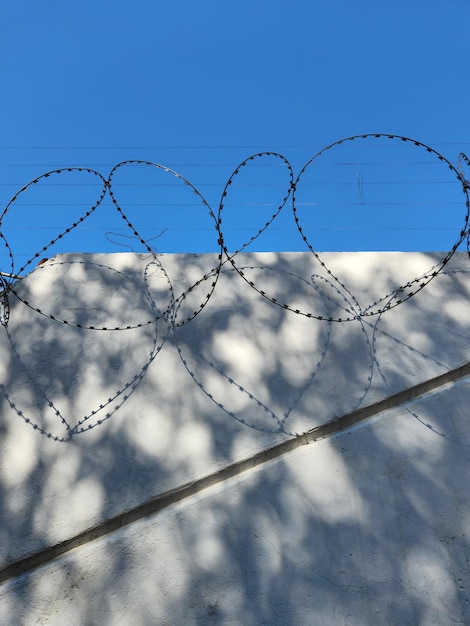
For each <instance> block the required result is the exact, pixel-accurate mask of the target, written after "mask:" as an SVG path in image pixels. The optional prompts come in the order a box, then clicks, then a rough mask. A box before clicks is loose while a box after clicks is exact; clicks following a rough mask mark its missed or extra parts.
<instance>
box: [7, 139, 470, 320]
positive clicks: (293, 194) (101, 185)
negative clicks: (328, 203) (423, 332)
mask: <svg viewBox="0 0 470 626" xmlns="http://www.w3.org/2000/svg"><path fill="white" fill-rule="evenodd" d="M361 141H362V142H364V141H367V142H369V143H370V142H372V143H373V142H374V141H375V142H379V144H380V145H385V144H386V143H387V142H390V141H391V142H394V143H395V144H397V143H398V144H402V143H403V144H406V145H408V146H411V147H413V148H415V149H419V150H421V151H423V150H424V151H425V152H426V153H427V155H428V156H429V155H430V156H431V157H432V158H433V159H434V161H431V163H433V164H440V165H442V166H444V167H446V168H447V169H448V170H450V172H451V174H452V176H453V180H455V182H456V183H457V184H458V185H459V186H460V187H461V190H462V193H463V201H462V205H464V206H465V211H464V215H463V218H462V226H461V228H460V229H459V231H458V232H457V233H456V238H455V241H454V243H453V245H452V246H451V249H450V250H449V251H447V252H445V253H444V254H443V256H442V258H441V259H440V260H439V261H438V263H436V264H435V265H433V266H432V267H431V268H430V269H429V270H428V271H427V272H425V273H423V274H421V275H420V276H417V277H415V278H412V279H411V280H409V281H407V282H405V283H404V284H403V285H399V286H398V287H396V288H395V289H393V290H392V291H391V292H389V293H387V294H385V295H383V296H381V297H378V298H376V299H375V300H374V301H373V302H372V303H370V304H368V305H366V306H361V305H360V304H359V302H358V301H357V299H356V298H355V296H354V295H353V293H352V292H351V291H350V290H349V288H348V287H347V286H346V284H345V283H344V281H342V280H341V279H340V278H339V277H337V276H336V275H335V274H334V272H333V271H332V270H331V269H330V268H329V267H328V266H327V264H326V262H325V261H324V260H323V258H322V256H321V254H320V253H319V252H318V251H317V250H315V248H314V246H313V244H312V243H311V241H310V240H309V237H308V235H307V231H308V228H307V227H306V226H305V225H303V224H302V219H301V216H300V213H299V209H300V208H301V207H302V206H306V204H305V203H302V202H298V201H297V197H298V192H299V190H300V189H301V188H302V187H303V185H304V184H305V186H308V185H309V182H308V181H305V183H304V179H305V177H306V175H307V172H308V171H310V170H311V169H312V168H314V167H315V166H316V165H317V162H318V160H319V159H320V158H321V157H322V156H323V155H325V154H326V153H327V152H329V151H331V150H332V149H333V148H336V147H340V146H341V147H342V146H350V145H353V144H354V142H361ZM348 163H349V164H353V163H354V162H353V161H351V162H348ZM358 163H361V162H360V161H359V162H358ZM364 163H365V162H364ZM414 163H426V164H428V161H414ZM253 164H256V165H259V164H263V165H270V166H272V165H278V166H279V165H280V166H281V167H282V168H283V169H284V170H285V175H286V182H285V183H284V191H283V193H282V194H281V198H280V200H279V201H277V203H276V202H275V203H264V204H263V203H258V204H257V203H256V202H255V203H253V205H254V206H259V205H262V206H265V207H271V208H270V211H271V214H270V216H269V217H268V218H267V220H266V221H265V223H264V224H263V225H261V227H258V228H256V229H255V233H254V234H253V235H252V236H251V237H249V238H248V239H247V240H246V241H245V242H243V243H242V244H241V245H237V246H235V249H234V250H232V249H230V247H229V245H228V243H227V239H226V235H225V234H224V229H223V224H224V215H225V211H226V207H227V206H228V205H229V199H230V195H231V193H232V189H233V187H234V183H236V182H238V178H239V176H240V175H241V173H242V172H244V171H245V170H246V169H249V166H251V165H253ZM400 164H403V162H400ZM129 167H141V168H152V169H153V170H158V171H160V172H162V173H165V174H168V175H170V176H172V177H174V178H175V179H176V182H177V183H180V184H183V185H184V186H186V187H187V188H188V189H190V190H191V192H192V193H193V194H194V196H195V199H196V203H197V204H198V205H200V206H201V207H203V209H204V210H205V212H206V214H208V216H209V218H210V221H211V222H212V226H213V228H214V237H215V241H216V249H218V252H217V263H216V265H215V266H213V267H210V268H208V270H207V271H206V272H205V273H204V274H203V276H202V277H201V278H199V279H198V280H196V281H195V282H194V283H193V284H191V285H190V286H189V287H188V288H187V289H186V290H185V291H183V293H181V294H180V295H179V296H178V297H175V298H174V299H172V302H171V304H170V305H169V306H168V307H166V308H165V309H163V310H161V309H160V308H158V307H156V308H155V315H154V316H153V317H150V318H149V319H147V320H145V321H143V322H139V323H137V324H134V325H132V324H128V325H123V326H113V327H108V326H93V325H81V324H80V323H78V322H74V321H72V320H70V319H64V318H60V317H58V316H57V315H54V314H52V313H48V312H47V311H45V309H44V308H39V307H38V306H36V305H35V304H33V303H31V302H30V301H29V300H28V299H27V298H26V297H25V296H23V295H22V294H21V290H20V289H19V288H18V284H20V282H21V279H22V277H23V276H24V273H25V271H26V270H27V269H30V268H31V267H32V266H33V264H34V263H35V262H37V261H38V260H39V259H40V257H43V256H44V255H45V254H47V253H48V251H49V250H50V249H51V248H53V246H54V245H55V244H56V243H57V242H58V241H59V240H62V239H63V238H64V237H66V236H68V235H69V234H70V233H71V232H72V231H73V230H75V229H77V227H78V226H79V225H81V224H83V222H84V221H85V220H86V219H87V218H89V217H90V216H91V215H92V214H93V213H94V212H96V211H97V210H98V208H99V207H100V205H101V204H102V202H103V200H104V198H105V197H109V198H110V200H111V202H112V204H113V206H114V208H115V209H116V210H117V213H118V215H119V216H120V217H121V218H122V220H123V222H124V224H125V228H126V230H127V231H128V232H129V231H130V232H131V233H132V237H133V238H134V239H135V240H137V241H138V242H139V244H140V245H141V246H142V248H143V250H144V251H145V253H146V254H148V255H149V257H151V258H152V259H154V260H155V261H156V262H158V263H159V264H160V266H161V267H162V269H163V270H164V268H163V266H162V264H161V261H160V260H159V255H158V253H157V251H156V250H155V249H154V247H152V246H151V245H150V241H151V240H152V239H155V237H152V238H151V239H144V237H143V236H142V235H141V234H140V233H139V229H138V228H137V227H136V226H135V225H134V224H133V222H132V219H131V217H130V216H129V215H128V214H127V213H126V212H125V211H124V209H123V206H122V203H121V202H120V199H119V192H118V191H117V189H119V188H120V185H119V183H115V182H114V178H115V176H116V175H117V173H118V172H119V171H122V170H124V169H125V168H129ZM465 167H470V160H469V159H468V157H467V156H466V155H465V154H464V153H460V154H459V157H458V165H457V167H455V166H454V165H453V164H452V163H451V162H450V161H449V160H448V159H447V158H446V157H444V156H443V155H442V154H440V153H439V152H438V151H437V150H435V149H434V148H431V147H429V146H427V145H426V144H424V143H421V142H420V141H417V140H415V139H411V138H408V137H403V136H400V135H394V134H385V133H375V134H374V133H369V134H363V135H355V136H351V137H347V138H345V139H340V140H339V141H336V142H334V143H331V144H329V145H328V146H326V147H324V148H322V149H321V150H319V151H318V152H317V153H316V154H315V155H314V156H313V157H311V158H310V159H309V160H308V161H307V162H306V163H305V165H303V167H302V168H301V169H300V172H299V173H298V174H297V176H295V175H294V171H293V167H292V164H291V163H290V162H289V160H288V159H287V158H286V157H285V156H283V155H282V154H280V153H277V152H272V151H263V152H258V153H256V154H253V155H251V156H249V157H248V158H246V159H244V160H243V161H242V162H241V163H240V164H239V165H238V166H237V167H236V168H235V169H234V171H233V172H232V174H231V175H230V177H229V178H228V179H227V182H226V183H225V185H224V188H223V191H222V194H221V197H220V201H219V203H218V206H217V208H216V209H214V208H213V207H212V206H211V205H210V204H209V202H208V201H207V200H206V199H205V197H204V196H203V195H202V193H201V192H200V190H199V189H198V188H196V186H194V185H193V184H192V183H191V182H190V181H189V180H188V179H187V178H185V177H184V176H183V175H182V174H180V173H179V172H177V171H175V170H174V169H172V168H170V167H168V166H165V165H161V164H159V163H155V162H152V161H148V160H137V159H131V160H126V161H122V162H120V163H118V164H117V165H115V166H114V167H113V168H112V169H111V171H110V173H109V175H108V176H107V177H105V176H104V175H103V174H101V173H100V172H99V171H97V170H95V169H92V168H90V167H82V166H80V167H65V168H58V169H54V170H51V171H49V172H46V173H44V174H42V175H40V176H38V177H36V178H34V179H33V180H31V181H30V182H29V183H27V184H26V185H23V186H22V187H21V188H20V189H19V190H18V191H17V192H16V193H15V194H14V195H13V197H12V198H11V199H10V201H9V202H8V203H7V205H6V206H5V208H4V210H3V212H2V213H1V214H0V240H1V241H0V247H1V249H3V250H4V256H6V258H7V259H8V261H7V263H8V266H7V267H6V268H0V269H1V270H2V271H1V273H0V307H1V309H0V322H1V324H2V325H6V324H7V323H8V320H9V316H10V306H9V296H10V295H13V296H15V297H16V298H17V299H18V300H20V301H21V302H22V303H23V304H24V305H26V306H28V307H29V308H30V309H32V310H34V311H35V312H36V313H38V314H40V315H43V316H45V317H47V318H49V319H51V320H54V321H57V322H61V323H63V324H68V325H71V326H75V327H78V328H84V329H89V330H103V331H105V330H129V329H132V328H139V327H141V326H145V325H149V324H152V323H154V322H156V321H157V320H159V319H162V318H163V319H166V320H168V322H169V323H170V325H171V326H174V327H178V326H183V325H185V324H187V323H188V322H190V321H191V320H192V319H194V318H195V317H196V316H197V315H198V314H199V313H200V312H201V311H202V310H203V309H204V307H205V306H206V305H207V303H208V302H209V300H210V298H211V296H212V294H213V293H214V290H215V288H216V285H217V281H218V278H219V275H220V272H221V270H222V269H223V268H224V267H225V266H226V265H228V266H231V267H232V268H233V269H234V270H236V271H237V272H238V274H239V275H240V276H241V277H242V278H243V279H244V280H245V282H246V283H247V284H248V285H249V286H250V287H251V288H252V289H254V290H255V291H257V292H258V294H259V295H261V296H262V297H263V298H265V299H267V300H269V301H270V302H271V303H272V304H274V305H276V306H279V307H281V308H282V309H285V310H288V311H291V312H292V313H295V314H297V315H302V316H305V317H307V318H313V319H318V320H326V321H328V322H349V321H353V320H357V319H360V318H365V317H372V316H377V315H381V314H383V313H384V312H385V311H387V310H389V309H392V308H395V307H396V306H398V305H400V304H402V303H403V302H405V301H407V300H408V299H409V298H411V297H413V296H414V295H416V294H417V293H418V292H419V291H420V290H421V289H423V288H424V287H425V286H426V285H427V284H428V283H429V282H430V281H431V280H432V279H433V278H435V277H436V276H437V275H438V274H439V273H440V272H441V271H442V269H443V268H444V267H445V266H446V264H447V263H448V262H449V260H450V259H451V257H452V256H453V254H454V253H455V251H456V250H457V249H458V247H459V246H460V245H461V244H462V242H464V241H466V244H467V250H468V251H469V254H470V244H469V239H470V233H469V215H470V198H469V192H470V185H469V181H468V176H467V175H465V171H464V169H465ZM66 172H67V173H71V174H76V175H80V176H83V175H85V176H88V177H92V178H95V183H96V182H97V183H98V189H97V195H96V198H95V200H94V201H93V202H92V203H91V204H90V205H87V207H88V208H87V210H86V211H84V212H83V213H81V214H80V215H78V217H76V218H75V221H74V222H73V223H72V224H71V225H69V226H67V227H65V228H63V229H61V230H60V232H59V233H58V234H56V235H55V236H54V237H53V238H52V239H51V240H50V241H49V242H48V243H46V244H45V245H43V246H42V247H41V249H40V250H38V251H37V252H35V253H34V254H33V255H32V256H30V257H29V258H27V260H26V261H25V262H24V263H22V265H21V267H20V268H19V269H18V270H16V268H15V262H14V251H13V250H12V248H11V246H10V244H9V242H8V240H7V238H6V235H5V232H4V231H5V230H6V228H5V227H4V225H3V222H4V219H5V216H6V215H7V214H9V213H10V212H11V211H12V210H14V207H15V206H18V205H19V204H20V202H19V199H20V198H23V197H24V194H25V193H26V192H27V191H28V190H29V189H30V188H32V187H34V186H36V185H38V183H42V182H43V181H46V179H47V180H48V182H50V180H51V179H52V178H54V177H57V176H60V175H62V174H64V173H66ZM357 176H358V175H357V172H356V178H357ZM357 180H359V179H357ZM361 181H362V177H361ZM241 184H242V185H243V184H246V183H243V182H242V183H241ZM276 184H278V183H277V182H276ZM356 184H358V183H357V182H356ZM403 184H407V183H403ZM363 190H364V186H363V181H362V183H361V185H360V192H361V193H360V196H361V199H362V197H363ZM289 200H290V209H291V210H292V217H293V221H294V224H295V227H296V229H297V230H298V232H299V233H300V235H301V237H302V239H303V241H304V243H305V244H306V246H307V248H308V250H309V251H310V252H311V253H312V255H313V256H314V258H315V259H316V261H317V262H318V263H319V264H320V266H321V268H323V270H324V271H325V272H326V275H327V276H328V277H329V279H330V280H331V281H332V282H333V283H334V284H335V285H336V286H337V287H338V289H339V290H340V291H341V293H342V294H343V295H344V296H345V297H346V298H347V300H348V302H350V303H351V307H350V308H349V309H348V310H347V311H346V310H345V311H344V314H342V315H341V317H340V316H326V317H325V316H323V315H320V314H318V313H315V312H314V311H312V310H303V309H300V308H298V307H296V306H294V305H291V304H290V303H289V302H281V301H279V299H278V298H276V297H274V296H273V295H272V294H269V293H268V292H267V291H266V290H265V289H262V288H261V286H259V285H257V284H256V282H255V281H254V280H253V278H252V277H250V276H248V275H247V273H246V271H245V270H244V268H243V267H242V266H239V264H238V258H237V257H238V255H239V254H240V253H242V252H244V251H245V250H246V249H247V248H248V247H249V246H250V245H251V244H252V243H253V242H254V241H256V239H258V237H260V236H261V235H262V234H263V233H264V232H266V231H267V230H268V229H269V227H270V226H271V225H272V224H273V222H274V220H275V219H276V218H278V216H279V214H280V213H281V211H286V208H287V207H288V206H289ZM359 204H361V203H359ZM391 204H394V203H393V202H392V203H391ZM400 204H403V203H400ZM405 204H406V203H405ZM79 205H80V203H78V204H77V203H75V204H74V206H79ZM307 205H308V204H307ZM241 206H248V205H247V204H246V203H245V204H242V205H241ZM311 206H313V205H311ZM2 228H3V231H2ZM0 258H1V253H0ZM39 269H44V266H40V268H39ZM168 282H169V288H171V287H172V285H171V280H170V278H168ZM205 284H207V289H206V290H205V291H206V293H205V295H204V296H203V297H202V298H201V301H200V302H199V304H198V305H197V306H195V307H194V308H193V310H192V311H191V312H190V313H184V315H183V314H181V311H182V303H183V302H184V301H185V300H186V299H187V298H188V296H189V295H190V294H192V293H194V292H195V290H196V288H198V287H200V286H202V285H205ZM179 315H180V317H181V319H179V317H178V316H179Z"/></svg>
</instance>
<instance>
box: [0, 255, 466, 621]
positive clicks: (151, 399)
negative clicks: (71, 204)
mask: <svg viewBox="0 0 470 626" xmlns="http://www.w3.org/2000/svg"><path fill="white" fill-rule="evenodd" d="M324 258H325V261H326V264H327V266H328V268H329V269H330V270H331V272H332V273H333V275H334V276H332V275H331V274H330V273H328V271H326V270H325V269H324V267H323V266H322V265H321V264H320V263H319V262H318V261H317V260H316V259H315V258H314V257H313V255H311V254H303V253H282V254H245V255H239V257H238V258H237V266H238V267H239V268H243V269H242V271H243V274H244V277H245V279H246V280H244V279H243V278H242V277H241V276H240V275H239V274H238V273H237V272H236V271H235V269H234V268H233V267H232V266H231V265H230V264H228V263H226V264H225V265H224V266H223V268H222V271H221V273H220V276H219V278H218V280H217V281H216V284H215V288H214V289H213V291H212V288H213V283H214V282H215V276H214V273H213V272H211V269H213V268H214V267H216V266H217V257H216V256H214V255H162V256H161V257H159V260H158V262H157V261H155V260H154V259H152V258H143V257H138V256H137V255H134V254H119V255H64V256H61V257H57V258H55V259H52V260H51V261H49V262H48V263H45V264H44V265H41V266H40V267H38V268H36V270H35V271H34V272H32V273H31V274H30V275H28V276H27V277H25V278H23V279H22V280H21V281H17V282H16V283H14V284H13V289H14V290H15V292H16V294H17V295H16V296H15V295H14V294H10V296H9V304H10V319H9V322H8V324H7V325H6V326H4V327H0V350H1V354H2V359H1V363H0V383H1V385H2V387H1V392H2V393H1V396H0V415H1V422H0V426H1V429H2V437H1V443H0V452H1V457H0V463H1V467H0V516H1V518H0V570H1V572H2V574H1V578H2V580H3V581H4V582H3V583H2V584H1V585H0V623H24V624H29V623H37V622H39V623H41V622H42V623H51V624H59V623H71V624H94V623H100V624H120V623H122V624H127V623H130V622H132V623H133V624H153V623H162V624H163V623H166V624H205V623H214V624H215V623H219V624H229V623H230V624H238V623H243V624H261V623H272V624H310V623H316V624H331V623H341V624H364V623H370V624H391V623H397V624H405V623H409V624H442V623H468V620H469V619H470V618H469V617H468V603H469V601H470V590H469V585H470V572H469V564H468V559H469V558H470V546H469V543H468V536H469V532H470V529H468V528H467V526H468V520H469V519H470V510H469V506H470V505H469V504H468V502H470V498H469V495H470V493H469V491H470V487H469V481H468V464H469V454H470V449H469V444H470V427H469V425H468V408H467V407H468V406H469V405H470V403H469V400H470V385H469V384H468V377H467V369H466V367H467V364H468V363H469V361H470V358H469V357H470V341H469V340H470V329H469V326H468V322H467V312H468V302H469V301H470V299H469V296H470V262H469V260H468V255H466V254H463V253H457V254H455V255H454V256H453V257H452V260H451V261H450V263H449V264H447V265H446V266H445V268H444V269H443V271H442V272H441V273H440V274H439V275H438V276H436V277H435V278H433V280H432V281H431V282H429V283H428V284H427V285H426V286H425V287H424V288H422V289H420V290H418V291H417V293H416V294H415V295H414V296H413V297H411V298H410V299H409V300H407V301H405V302H403V303H402V304H400V305H399V306H395V307H394V308H391V309H390V310H386V311H385V312H384V313H382V314H380V313H377V314H375V315H364V313H366V312H375V311H378V310H379V309H381V308H382V309H383V308H384V307H386V305H387V303H388V302H389V303H390V304H392V305H393V304H396V302H397V301H398V299H404V298H403V294H406V293H408V292H410V290H411V291H415V290H416V287H415V283H412V286H411V287H407V288H406V289H404V290H401V291H400V292H399V293H398V294H395V295H394V296H393V295H392V296H390V295H389V296H388V298H385V299H384V300H381V299H382V298H383V296H386V295H387V294H393V292H394V290H396V289H397V288H398V287H399V286H400V285H406V284H407V283H408V282H410V281H412V280H413V279H414V278H416V277H418V276H421V275H423V274H425V273H426V272H427V271H428V270H429V269H430V268H431V267H432V266H433V265H434V264H435V263H436V262H438V261H439V255H429V254H408V253H406V254H404V253H386V254H385V253H351V254H349V253H348V254H329V255H325V257H324ZM206 275H207V278H205V279H203V278H204V277H205V276H206ZM334 277H337V280H336V279H335V278H334ZM199 279H203V280H201V282H200V283H198V282H197V281H198V280H199ZM250 282H251V283H253V286H251V285H250V284H249V283H250ZM421 282H423V283H424V282H425V281H421ZM195 283H196V286H195V287H194V288H192V289H190V287H191V286H192V285H194V284H195ZM420 284H421V283H420V282H418V283H416V285H417V286H419V285H420ZM252 287H256V289H258V291H256V290H255V289H254V288H252ZM188 289H190V290H189V291H188ZM259 291H263V292H264V294H265V296H266V297H263V296H262V295H260V293H259ZM182 294H185V295H184V297H182ZM208 294H211V295H210V298H208V297H207V296H208ZM19 298H20V299H19ZM272 299H274V300H275V301H276V302H277V304H276V303H273V302H272ZM24 301H26V302H27V303H28V305H29V306H28V305H26V304H25V303H24ZM175 301H176V305H175V304H174V303H175ZM377 301H381V302H380V303H379V304H377V305H374V303H375V302H377ZM279 303H281V304H288V305H289V307H290V309H293V311H292V310H290V309H286V308H284V307H282V306H279V305H278V304H279ZM201 305H204V306H203V307H202V308H201ZM371 305H372V308H371V309H368V307H369V306H371ZM37 309H40V311H41V312H42V313H43V314H41V313H38V311H37ZM199 310H200V312H199V314H198V315H196V316H195V317H194V318H193V319H190V318H192V317H193V315H194V313H195V312H197V311H199ZM295 310H298V311H300V313H295ZM305 314H311V315H313V316H316V317H318V316H321V317H322V318H323V319H322V320H319V319H316V318H315V317H307V315H305ZM51 316H52V317H53V318H54V319H51ZM325 318H326V319H325ZM328 318H331V319H333V320H337V319H339V318H341V319H345V318H347V319H349V318H352V319H349V321H342V322H339V321H328ZM188 319H190V321H188V322H186V320H188ZM155 320H157V321H155ZM64 322H67V323H64ZM148 322H152V323H148ZM127 326H130V327H132V328H129V329H127V330H125V329H124V330H123V329H122V328H125V327H127ZM90 327H94V329H91V328H90ZM103 327H105V328H106V329H107V330H98V328H103ZM116 327H119V328H120V329H121V330H110V329H113V328H116ZM426 381H431V384H430V385H429V386H428V387H427V388H423V389H421V390H420V391H419V393H416V394H415V395H414V396H413V399H412V400H410V401H407V400H409V398H408V396H407V395H406V390H408V389H410V388H416V386H417V385H419V384H420V383H424V382H426ZM432 381H434V382H432ZM401 392H403V394H402V396H398V397H397V399H396V400H395V401H393V402H392V403H391V405H390V406H389V407H388V408H387V407H386V405H379V406H378V408H377V410H376V409H374V408H372V409H371V411H370V415H371V417H368V418H367V419H364V420H363V421H361V422H360V423H359V424H357V425H356V426H355V427H353V428H349V429H348V428H346V429H344V430H342V431H341V432H338V433H336V434H333V435H331V436H330V437H327V438H321V439H320V440H318V441H314V442H313V443H310V444H308V445H306V446H305V445H301V444H303V443H306V440H304V439H302V438H300V437H298V435H299V434H301V433H304V432H307V431H311V430H312V429H315V428H316V427H319V426H321V425H323V424H326V423H328V422H330V421H332V420H337V423H341V420H343V419H344V416H346V417H347V416H348V415H350V414H351V413H353V412H354V411H358V410H359V411H360V409H361V408H364V407H368V406H371V407H374V406H376V403H378V402H380V401H382V400H385V399H387V398H390V397H392V396H394V395H395V394H400V393H401ZM379 408H380V409H386V410H379ZM333 430H334V429H333ZM292 440H293V441H295V442H297V443H296V444H294V445H293V446H292V447H291V449H290V451H287V448H284V449H278V452H276V453H275V454H273V455H272V456H273V457H274V458H272V459H271V460H269V461H268V460H267V457H266V458H263V457H261V458H260V459H259V460H258V463H259V465H258V467H257V468H252V469H246V467H245V466H243V467H241V466H239V467H238V469H237V470H234V474H236V475H234V476H232V477H231V478H229V477H228V475H223V474H222V478H221V480H220V482H219V483H218V484H217V485H215V486H212V487H209V486H208V483H205V482H204V478H205V477H207V476H210V475H213V474H217V472H223V471H224V468H226V467H227V466H230V465H232V464H236V463H238V462H241V461H243V460H244V459H250V458H252V457H253V456H254V455H256V454H258V453H262V452H263V451H266V450H268V449H270V448H272V447H273V446H276V445H280V444H283V442H290V441H292ZM242 469H245V470H246V471H241V470H242ZM197 481H200V482H199V483H198V482H197ZM191 484H193V485H196V486H195V487H194V489H193V490H192V491H191V490H190V489H189V490H187V491H183V492H182V494H180V495H179V496H178V497H176V498H175V499H174V501H173V503H172V504H171V501H170V499H167V500H164V498H165V497H166V496H165V494H168V492H169V491H171V490H174V489H177V488H180V487H181V486H183V485H191ZM159 496H162V498H163V500H162V502H163V504H162V505H161V506H160V507H158V506H154V507H153V508H152V507H151V506H150V507H149V508H148V509H145V506H146V504H147V503H151V502H152V501H156V500H155V499H158V497H159ZM139 507H141V508H140V509H139ZM142 507H143V508H142ZM158 508H160V509H161V510H160V511H158ZM133 511H134V512H136V513H135V515H134V518H132V515H133V513H132V512H133ZM126 514H128V517H125V515H126ZM123 515H124V517H122V516H123ZM119 516H121V517H119ZM113 519H115V520H117V521H116V522H115V524H114V525H112V524H110V525H109V526H106V524H108V523H109V520H113ZM119 525H122V526H123V527H122V528H121V529H120V530H119V529H118V526H119ZM93 529H95V530H93ZM96 529H101V530H96ZM80 533H83V534H82V537H81V539H79V540H77V542H76V544H74V545H76V547H75V548H74V549H73V550H72V549H69V548H72V547H73V546H72V544H69V546H68V547H66V548H64V550H63V551H62V552H63V554H62V555H59V553H54V551H53V550H54V547H57V545H58V544H60V542H67V541H69V540H71V539H72V538H73V537H77V536H79V535H80ZM94 536H97V537H98V538H97V539H95V540H94V541H93V540H92V539H93V537H94ZM38 554H41V555H42V556H41V558H38V559H36V561H35V560H34V559H35V555H38ZM28 559H30V560H29V561H28ZM15 568H16V569H15Z"/></svg>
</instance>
